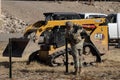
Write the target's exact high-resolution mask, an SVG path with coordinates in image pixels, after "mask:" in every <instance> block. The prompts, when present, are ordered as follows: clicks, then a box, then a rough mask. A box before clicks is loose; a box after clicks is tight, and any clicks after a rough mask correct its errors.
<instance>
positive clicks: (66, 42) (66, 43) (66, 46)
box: [65, 38, 68, 73]
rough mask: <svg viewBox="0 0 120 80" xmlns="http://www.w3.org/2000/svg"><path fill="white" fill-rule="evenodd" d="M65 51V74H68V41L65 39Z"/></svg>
mask: <svg viewBox="0 0 120 80" xmlns="http://www.w3.org/2000/svg"><path fill="white" fill-rule="evenodd" d="M65 50H66V63H65V66H66V73H68V41H67V38H66V39H65Z"/></svg>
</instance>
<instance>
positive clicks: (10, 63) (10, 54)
mask: <svg viewBox="0 0 120 80" xmlns="http://www.w3.org/2000/svg"><path fill="white" fill-rule="evenodd" d="M9 78H12V42H11V39H9Z"/></svg>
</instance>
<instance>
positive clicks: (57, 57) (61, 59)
mask: <svg viewBox="0 0 120 80" xmlns="http://www.w3.org/2000/svg"><path fill="white" fill-rule="evenodd" d="M64 54H65V53H64V52H62V51H60V52H56V53H54V54H53V55H51V56H49V59H48V60H47V64H48V65H49V66H61V65H64V63H65V55H64Z"/></svg>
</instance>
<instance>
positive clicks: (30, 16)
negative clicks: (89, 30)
mask: <svg viewBox="0 0 120 80" xmlns="http://www.w3.org/2000/svg"><path fill="white" fill-rule="evenodd" d="M86 3H87V2H81V1H80V2H75V1H74V2H69V1H67V2H65V1H61V2H59V3H58V2H54V1H53V2H52V1H4V0H2V11H3V14H10V15H12V16H15V17H17V18H19V19H21V20H23V21H25V22H26V23H29V24H31V23H34V22H36V21H38V20H41V19H44V16H43V13H45V12H77V13H85V12H95V13H97V12H99V13H106V14H108V13H118V12H120V8H119V7H120V2H104V1H103V2H95V6H91V5H87V4H86Z"/></svg>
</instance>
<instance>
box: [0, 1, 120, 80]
mask: <svg viewBox="0 0 120 80" xmlns="http://www.w3.org/2000/svg"><path fill="white" fill-rule="evenodd" d="M119 7H120V3H119V2H95V6H89V5H86V4H85V2H79V3H78V2H64V3H63V2H60V3H57V2H56V3H54V2H47V1H46V2H39V1H37V2H34V1H32V2H31V1H29V2H26V1H5V2H4V1H2V11H3V14H8V15H12V16H14V17H17V18H19V19H21V20H23V21H25V22H26V23H29V24H30V23H34V22H36V21H37V20H41V19H44V16H43V15H42V14H43V13H44V12H58V11H59V12H64V11H65V12H81V13H84V12H102V13H106V14H108V13H113V12H114V13H117V12H120V8H119ZM0 38H1V37H0ZM6 44H7V43H6V42H0V80H11V79H9V58H7V57H5V58H3V57H2V52H3V50H4V49H5V47H6ZM102 60H103V62H102V63H101V64H96V65H94V66H87V67H84V68H83V71H84V72H83V73H82V74H81V75H80V76H75V75H73V74H72V73H71V72H72V71H73V70H74V68H73V66H72V65H69V73H68V74H65V66H60V67H49V66H47V65H44V64H42V63H37V62H32V63H31V64H30V65H26V61H19V59H15V58H13V63H12V72H13V79H12V80H120V69H119V67H120V49H117V48H113V47H111V48H110V50H109V53H108V54H105V55H104V56H102Z"/></svg>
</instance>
